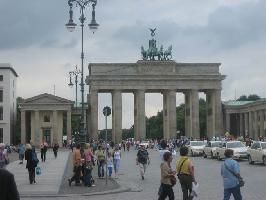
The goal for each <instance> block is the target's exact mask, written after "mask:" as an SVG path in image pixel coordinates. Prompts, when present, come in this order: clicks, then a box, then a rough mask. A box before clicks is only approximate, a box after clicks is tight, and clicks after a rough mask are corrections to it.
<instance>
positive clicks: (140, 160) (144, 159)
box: [136, 145, 150, 180]
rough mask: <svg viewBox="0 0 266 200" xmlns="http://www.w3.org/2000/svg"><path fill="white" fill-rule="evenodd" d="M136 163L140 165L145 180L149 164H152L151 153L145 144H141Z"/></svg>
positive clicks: (141, 174)
mask: <svg viewBox="0 0 266 200" xmlns="http://www.w3.org/2000/svg"><path fill="white" fill-rule="evenodd" d="M136 164H137V165H138V166H139V171H140V176H141V179H142V180H144V175H145V172H146V169H147V164H150V158H149V153H148V151H147V150H146V149H145V146H144V145H140V149H139V151H138V153H137V159H136Z"/></svg>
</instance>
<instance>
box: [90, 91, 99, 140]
mask: <svg viewBox="0 0 266 200" xmlns="http://www.w3.org/2000/svg"><path fill="white" fill-rule="evenodd" d="M90 103H91V106H90V108H91V109H90V110H91V112H90V113H91V122H90V124H91V138H92V139H94V140H97V139H98V91H96V90H91V93H90Z"/></svg>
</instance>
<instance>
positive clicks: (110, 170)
mask: <svg viewBox="0 0 266 200" xmlns="http://www.w3.org/2000/svg"><path fill="white" fill-rule="evenodd" d="M108 172H109V177H111V176H112V173H113V167H108Z"/></svg>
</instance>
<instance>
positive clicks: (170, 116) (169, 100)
mask: <svg viewBox="0 0 266 200" xmlns="http://www.w3.org/2000/svg"><path fill="white" fill-rule="evenodd" d="M163 128H164V133H163V134H164V138H165V139H173V138H176V91H174V90H171V91H165V92H164V93H163Z"/></svg>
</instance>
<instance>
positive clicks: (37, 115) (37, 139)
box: [32, 110, 42, 147]
mask: <svg viewBox="0 0 266 200" xmlns="http://www.w3.org/2000/svg"><path fill="white" fill-rule="evenodd" d="M34 116H35V120H34V121H35V123H34V126H35V132H34V133H35V134H34V141H32V142H33V144H35V146H36V147H39V145H40V143H41V141H42V138H41V133H40V113H39V110H35V113H34Z"/></svg>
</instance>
